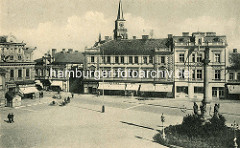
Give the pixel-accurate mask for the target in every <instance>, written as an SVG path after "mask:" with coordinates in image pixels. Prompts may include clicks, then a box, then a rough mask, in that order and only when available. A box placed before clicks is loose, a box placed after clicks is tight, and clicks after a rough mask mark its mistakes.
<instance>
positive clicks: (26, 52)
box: [0, 35, 37, 97]
mask: <svg viewBox="0 0 240 148" xmlns="http://www.w3.org/2000/svg"><path fill="white" fill-rule="evenodd" d="M0 49H1V51H0V52H1V62H0V66H1V68H3V69H4V70H5V71H6V75H5V78H6V81H5V84H6V89H7V90H9V91H14V92H16V93H17V92H20V94H22V96H23V97H33V96H34V94H35V93H36V92H37V90H36V89H35V87H34V84H35V83H34V75H35V71H34V65H35V62H34V61H33V60H32V55H33V51H34V50H35V49H36V48H31V47H26V44H25V43H23V42H17V39H16V38H15V37H14V36H12V35H10V36H1V37H0Z"/></svg>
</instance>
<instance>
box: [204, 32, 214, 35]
mask: <svg viewBox="0 0 240 148" xmlns="http://www.w3.org/2000/svg"><path fill="white" fill-rule="evenodd" d="M206 36H216V32H206Z"/></svg>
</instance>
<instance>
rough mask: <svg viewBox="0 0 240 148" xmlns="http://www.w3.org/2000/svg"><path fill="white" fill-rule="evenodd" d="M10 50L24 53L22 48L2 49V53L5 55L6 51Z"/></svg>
mask: <svg viewBox="0 0 240 148" xmlns="http://www.w3.org/2000/svg"><path fill="white" fill-rule="evenodd" d="M9 49H10V50H18V53H21V51H22V49H21V48H16V47H15V48H2V49H1V50H2V53H4V51H5V50H9Z"/></svg>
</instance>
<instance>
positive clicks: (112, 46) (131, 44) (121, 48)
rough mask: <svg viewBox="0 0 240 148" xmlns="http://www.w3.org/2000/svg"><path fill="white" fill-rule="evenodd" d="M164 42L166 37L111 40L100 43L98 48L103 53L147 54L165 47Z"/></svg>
mask: <svg viewBox="0 0 240 148" xmlns="http://www.w3.org/2000/svg"><path fill="white" fill-rule="evenodd" d="M166 43H167V38H164V39H146V40H144V39H132V40H111V41H109V42H106V43H104V44H102V45H100V49H101V54H103V52H104V55H149V54H152V53H153V52H154V50H155V49H160V48H167V46H166Z"/></svg>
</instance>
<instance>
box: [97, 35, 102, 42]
mask: <svg viewBox="0 0 240 148" xmlns="http://www.w3.org/2000/svg"><path fill="white" fill-rule="evenodd" d="M101 41H102V35H101V33H99V36H98V42H99V43H100V42H101Z"/></svg>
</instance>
